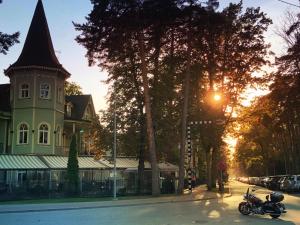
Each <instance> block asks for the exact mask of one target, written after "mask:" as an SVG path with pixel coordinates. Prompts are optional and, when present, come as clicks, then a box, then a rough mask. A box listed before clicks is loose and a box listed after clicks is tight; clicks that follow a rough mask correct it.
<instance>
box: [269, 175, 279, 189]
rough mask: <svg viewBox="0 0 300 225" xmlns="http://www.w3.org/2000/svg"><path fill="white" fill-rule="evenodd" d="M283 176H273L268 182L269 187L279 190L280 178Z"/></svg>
mask: <svg viewBox="0 0 300 225" xmlns="http://www.w3.org/2000/svg"><path fill="white" fill-rule="evenodd" d="M282 177H283V176H282V175H280V176H273V177H272V178H271V179H270V181H269V182H268V186H267V187H268V188H269V189H271V190H279V186H280V183H279V180H280V179H281V178H282Z"/></svg>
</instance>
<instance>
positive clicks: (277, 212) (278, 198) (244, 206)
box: [238, 188, 286, 218]
mask: <svg viewBox="0 0 300 225" xmlns="http://www.w3.org/2000/svg"><path fill="white" fill-rule="evenodd" d="M254 191H255V189H252V192H254ZM283 199H284V195H283V194H281V193H279V192H271V193H270V194H269V195H267V196H266V201H262V200H261V199H260V198H258V197H256V196H255V195H254V194H253V193H250V191H249V188H248V190H247V192H246V194H244V201H243V202H241V203H240V204H239V207H238V209H239V212H240V213H241V214H243V215H249V214H251V213H252V214H259V215H264V214H268V215H270V216H271V217H272V218H278V217H280V216H281V214H282V213H286V210H285V205H284V204H283V203H282V201H283Z"/></svg>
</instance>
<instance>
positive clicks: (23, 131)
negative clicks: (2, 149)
mask: <svg viewBox="0 0 300 225" xmlns="http://www.w3.org/2000/svg"><path fill="white" fill-rule="evenodd" d="M28 131H29V129H28V125H27V124H25V123H21V124H20V126H19V139H18V140H19V144H28Z"/></svg>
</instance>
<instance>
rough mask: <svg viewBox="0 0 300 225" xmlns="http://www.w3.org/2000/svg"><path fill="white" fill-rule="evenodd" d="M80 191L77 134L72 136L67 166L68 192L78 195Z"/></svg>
mask: <svg viewBox="0 0 300 225" xmlns="http://www.w3.org/2000/svg"><path fill="white" fill-rule="evenodd" d="M78 192H79V166H78V149H77V145H76V136H75V135H73V136H72V140H71V144H70V151H69V157H68V166H67V194H68V195H71V196H73V195H77V194H78Z"/></svg>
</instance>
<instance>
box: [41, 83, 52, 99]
mask: <svg viewBox="0 0 300 225" xmlns="http://www.w3.org/2000/svg"><path fill="white" fill-rule="evenodd" d="M40 97H41V98H43V99H49V98H50V85H49V84H41V89H40Z"/></svg>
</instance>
